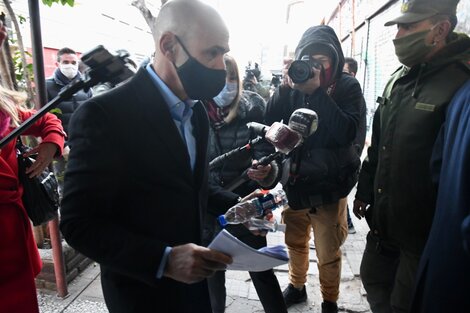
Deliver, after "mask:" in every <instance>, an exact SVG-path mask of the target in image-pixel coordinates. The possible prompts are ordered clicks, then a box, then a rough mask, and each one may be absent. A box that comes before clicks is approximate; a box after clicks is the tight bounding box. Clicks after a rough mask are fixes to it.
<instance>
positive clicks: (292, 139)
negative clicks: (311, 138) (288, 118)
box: [264, 122, 303, 154]
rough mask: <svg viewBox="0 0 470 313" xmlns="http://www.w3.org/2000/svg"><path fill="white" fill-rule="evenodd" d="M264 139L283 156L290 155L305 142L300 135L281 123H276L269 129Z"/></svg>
mask: <svg viewBox="0 0 470 313" xmlns="http://www.w3.org/2000/svg"><path fill="white" fill-rule="evenodd" d="M264 138H265V139H266V141H267V142H269V143H270V144H272V145H273V146H274V147H275V148H276V149H277V150H278V151H279V152H281V153H283V154H288V153H289V152H291V151H292V150H294V149H295V148H297V147H298V146H299V145H300V144H301V143H302V141H303V138H302V135H301V134H300V133H298V132H296V131H295V130H292V129H291V128H290V127H289V126H287V125H285V124H283V123H279V122H274V123H273V124H272V125H271V126H270V127H269V128H268V129H267V131H266V134H265V135H264Z"/></svg>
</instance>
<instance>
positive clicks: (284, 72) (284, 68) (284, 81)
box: [282, 58, 294, 88]
mask: <svg viewBox="0 0 470 313" xmlns="http://www.w3.org/2000/svg"><path fill="white" fill-rule="evenodd" d="M292 62H294V60H293V59H292V58H284V60H282V85H286V86H289V87H291V88H292V85H293V83H292V80H291V79H290V77H289V74H287V71H288V70H289V67H290V65H291V64H292Z"/></svg>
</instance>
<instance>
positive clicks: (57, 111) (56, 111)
mask: <svg viewBox="0 0 470 313" xmlns="http://www.w3.org/2000/svg"><path fill="white" fill-rule="evenodd" d="M49 113H52V114H55V115H56V116H57V117H59V116H60V115H61V114H62V110H61V109H59V108H54V109H52V110H50V111H49Z"/></svg>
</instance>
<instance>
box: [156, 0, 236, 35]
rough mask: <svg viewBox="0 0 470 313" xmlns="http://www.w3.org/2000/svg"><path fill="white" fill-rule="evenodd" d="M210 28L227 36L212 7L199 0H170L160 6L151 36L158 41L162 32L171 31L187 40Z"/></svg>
mask: <svg viewBox="0 0 470 313" xmlns="http://www.w3.org/2000/svg"><path fill="white" fill-rule="evenodd" d="M211 30H213V31H214V32H222V33H225V34H227V36H228V30H227V27H226V26H225V23H224V22H223V20H222V18H221V17H220V15H219V14H218V13H217V11H216V10H214V8H212V7H210V6H209V5H207V4H205V3H202V2H201V1H199V0H172V1H169V2H167V3H166V4H165V5H164V6H163V7H162V8H161V10H160V13H159V14H158V16H157V19H156V21H155V26H154V31H153V36H154V39H155V41H158V39H159V38H160V37H161V36H162V34H164V33H165V32H171V33H174V34H176V35H178V36H179V37H180V38H181V39H183V40H189V39H190V38H193V37H196V38H197V37H199V36H200V35H201V34H204V33H206V32H208V31H211Z"/></svg>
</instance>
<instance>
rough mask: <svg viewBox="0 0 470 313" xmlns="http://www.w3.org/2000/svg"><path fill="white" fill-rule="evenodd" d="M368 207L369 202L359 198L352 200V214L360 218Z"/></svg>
mask: <svg viewBox="0 0 470 313" xmlns="http://www.w3.org/2000/svg"><path fill="white" fill-rule="evenodd" d="M368 208H369V204H367V203H365V202H362V201H361V200H358V199H355V200H354V204H353V212H354V215H356V217H357V218H358V219H361V218H363V217H364V216H365V214H366V211H367V210H368Z"/></svg>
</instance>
